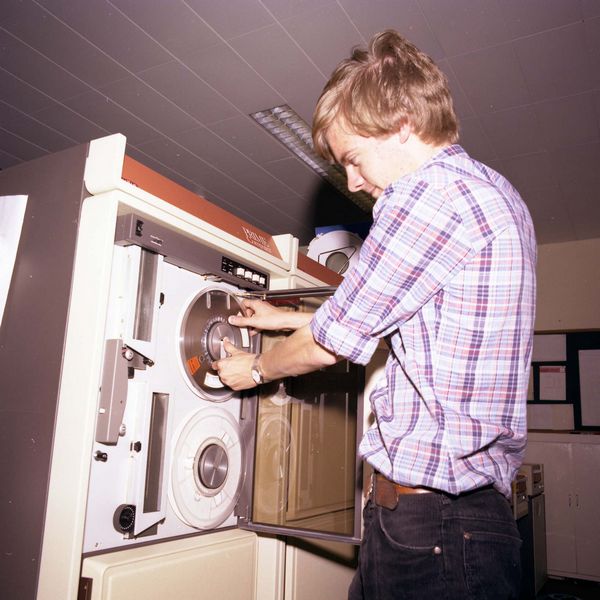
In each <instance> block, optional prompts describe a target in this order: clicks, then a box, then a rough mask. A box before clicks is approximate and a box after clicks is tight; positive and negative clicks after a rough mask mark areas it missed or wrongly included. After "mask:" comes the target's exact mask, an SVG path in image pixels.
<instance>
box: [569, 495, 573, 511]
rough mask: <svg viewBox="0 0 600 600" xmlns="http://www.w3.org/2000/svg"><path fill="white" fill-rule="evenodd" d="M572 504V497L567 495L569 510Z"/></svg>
mask: <svg viewBox="0 0 600 600" xmlns="http://www.w3.org/2000/svg"><path fill="white" fill-rule="evenodd" d="M572 503H573V496H572V495H571V494H569V508H571V504H572Z"/></svg>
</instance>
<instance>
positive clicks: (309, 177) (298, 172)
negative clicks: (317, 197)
mask: <svg viewBox="0 0 600 600" xmlns="http://www.w3.org/2000/svg"><path fill="white" fill-rule="evenodd" d="M265 169H267V171H269V173H272V174H273V175H274V176H275V177H277V178H278V179H281V180H282V181H285V182H287V184H288V185H289V186H290V187H291V188H292V189H293V190H294V191H295V192H296V194H298V195H300V196H302V197H304V198H306V197H312V196H313V195H314V194H315V192H316V191H317V188H318V187H319V186H320V185H321V182H322V181H323V180H322V178H321V177H320V176H319V175H317V174H316V173H315V172H314V171H312V170H311V169H309V168H308V167H307V166H306V165H304V164H303V163H302V162H301V161H300V160H298V159H297V158H296V157H294V156H290V157H288V158H285V159H282V160H275V161H273V162H270V163H268V164H266V165H265Z"/></svg>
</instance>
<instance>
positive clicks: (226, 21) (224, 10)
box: [186, 0, 274, 39]
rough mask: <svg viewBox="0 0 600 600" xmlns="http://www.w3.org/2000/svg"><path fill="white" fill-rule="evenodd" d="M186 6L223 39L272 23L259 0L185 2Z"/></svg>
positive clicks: (190, 0) (197, 0) (200, 0)
mask: <svg viewBox="0 0 600 600" xmlns="http://www.w3.org/2000/svg"><path fill="white" fill-rule="evenodd" d="M186 4H187V5H188V6H189V7H190V8H191V9H192V10H194V11H195V12H196V14H198V16H200V17H202V19H204V21H205V22H206V23H207V24H208V25H210V27H212V28H213V29H214V30H215V31H216V32H217V33H218V34H219V35H220V36H223V37H224V38H225V39H230V38H232V37H236V36H238V35H242V34H244V33H248V32H249V31H254V30H256V29H260V28H261V27H265V26H267V25H272V24H273V23H274V19H273V17H271V15H270V14H269V12H268V11H267V10H266V9H265V7H264V6H263V5H262V3H261V2H260V1H259V0H227V2H206V0H186Z"/></svg>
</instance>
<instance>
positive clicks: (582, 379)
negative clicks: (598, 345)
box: [579, 350, 600, 427]
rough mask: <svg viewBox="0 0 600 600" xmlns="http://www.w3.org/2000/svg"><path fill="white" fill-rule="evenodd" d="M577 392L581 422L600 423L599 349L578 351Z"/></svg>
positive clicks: (592, 425)
mask: <svg viewBox="0 0 600 600" xmlns="http://www.w3.org/2000/svg"><path fill="white" fill-rule="evenodd" d="M579 393H580V397H581V424H582V425H583V426H586V427H598V426H599V425H600V350H580V351H579Z"/></svg>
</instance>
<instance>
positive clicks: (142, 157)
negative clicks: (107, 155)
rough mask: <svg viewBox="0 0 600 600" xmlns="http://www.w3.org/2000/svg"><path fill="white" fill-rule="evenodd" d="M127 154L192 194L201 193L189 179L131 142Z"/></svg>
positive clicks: (128, 144)
mask: <svg viewBox="0 0 600 600" xmlns="http://www.w3.org/2000/svg"><path fill="white" fill-rule="evenodd" d="M125 152H126V154H127V156H130V157H131V158H134V159H135V160H137V161H139V162H141V163H142V164H144V165H146V166H147V167H149V168H150V169H153V170H155V171H156V172H157V173H160V174H161V175H164V176H165V177H167V178H168V179H170V180H171V181H174V182H175V183H178V184H179V185H181V186H182V187H184V188H186V189H187V190H190V191H191V192H194V193H197V194H199V193H200V192H199V189H198V187H197V186H196V184H195V183H194V182H193V181H192V180H190V179H188V178H187V177H184V176H183V175H182V174H181V173H177V172H176V171H174V170H173V169H171V168H169V167H168V166H167V165H165V164H164V163H162V162H160V161H159V160H157V159H155V158H154V157H152V156H150V155H149V154H147V153H146V152H144V151H142V150H140V149H138V148H137V147H135V146H133V145H132V144H130V143H129V142H128V143H127V147H126V151H125Z"/></svg>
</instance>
